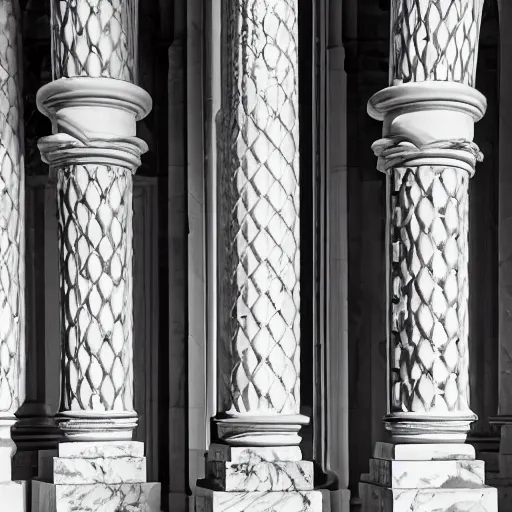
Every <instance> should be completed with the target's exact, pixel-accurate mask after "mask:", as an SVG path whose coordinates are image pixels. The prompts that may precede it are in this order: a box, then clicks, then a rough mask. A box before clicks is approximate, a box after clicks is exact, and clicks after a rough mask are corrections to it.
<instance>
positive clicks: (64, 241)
mask: <svg viewBox="0 0 512 512" xmlns="http://www.w3.org/2000/svg"><path fill="white" fill-rule="evenodd" d="M58 173H59V174H58V176H59V178H58V202H59V205H58V211H59V238H60V246H61V296H62V298H63V300H62V322H63V330H64V333H63V336H64V347H63V352H64V364H65V365H66V366H67V368H68V371H65V372H63V375H64V390H63V400H64V407H65V410H93V411H104V410H113V411H131V410H133V398H132V397H133V389H132V380H133V379H132V358H131V353H132V336H133V333H132V324H133V321H132V306H131V301H132V297H131V280H132V206H131V204H132V186H133V184H132V180H133V178H132V173H131V171H129V170H128V169H124V168H122V167H114V166H112V167H107V166H103V165H73V166H69V167H64V168H60V169H59V171H58ZM68 379H69V380H68Z"/></svg>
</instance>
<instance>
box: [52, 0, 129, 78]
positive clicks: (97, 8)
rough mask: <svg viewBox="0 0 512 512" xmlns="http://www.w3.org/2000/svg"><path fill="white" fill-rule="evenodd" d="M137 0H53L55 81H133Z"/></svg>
mask: <svg viewBox="0 0 512 512" xmlns="http://www.w3.org/2000/svg"><path fill="white" fill-rule="evenodd" d="M137 8H138V0H52V28H53V30H52V37H53V42H52V47H53V66H52V67H53V73H54V78H55V79H57V78H62V77H73V76H90V77H100V76H103V77H109V78H117V79H119V80H126V81H128V82H134V81H135V78H136V67H137V63H136V59H137V53H136V41H137V25H136V23H137Z"/></svg>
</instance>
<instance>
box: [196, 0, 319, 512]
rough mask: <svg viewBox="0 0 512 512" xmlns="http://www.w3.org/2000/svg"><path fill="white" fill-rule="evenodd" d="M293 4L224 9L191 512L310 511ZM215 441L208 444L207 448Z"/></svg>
mask: <svg viewBox="0 0 512 512" xmlns="http://www.w3.org/2000/svg"><path fill="white" fill-rule="evenodd" d="M297 14H298V7H297V1H296V0H251V1H249V2H241V1H240V0H228V1H226V2H224V3H223V15H222V20H223V22H224V23H225V26H224V27H223V37H224V40H223V41H222V43H221V41H219V44H222V51H223V53H222V78H221V80H222V88H221V89H222V100H221V111H220V113H219V116H218V117H217V119H218V124H217V133H218V142H217V147H218V155H217V157H218V159H219V166H218V170H217V174H218V176H217V183H218V186H219V192H218V210H217V215H218V221H217V233H218V240H219V242H218V253H217V255H218V265H217V268H218V272H219V275H218V287H219V296H218V303H217V312H218V313H217V317H218V321H219V329H218V340H217V345H218V349H217V375H218V379H217V381H218V397H217V398H218V405H217V411H218V413H217V416H216V418H215V422H214V423H215V427H216V432H215V433H214V435H213V438H214V440H213V442H212V444H211V446H210V450H209V452H208V457H207V468H206V474H207V478H206V480H203V481H200V482H199V483H198V488H197V494H198V497H197V499H196V510H201V511H203V510H215V511H221V510H235V509H236V510H245V511H251V512H252V511H260V510H261V511H263V510H269V509H272V510H304V511H306V510H308V511H309V510H315V511H316V510H321V507H322V497H321V493H320V492H319V491H314V490H313V463H312V462H308V461H304V460H302V455H301V450H300V448H299V446H298V444H299V442H300V436H299V430H300V428H301V426H302V425H304V424H306V423H307V422H308V418H306V417H304V416H302V415H301V414H300V358H299V354H300V250H299V243H300V240H299V238H300V235H299V120H298V52H297ZM215 438H216V439H215Z"/></svg>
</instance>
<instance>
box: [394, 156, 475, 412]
mask: <svg viewBox="0 0 512 512" xmlns="http://www.w3.org/2000/svg"><path fill="white" fill-rule="evenodd" d="M389 179H391V180H392V183H391V191H392V195H391V203H390V206H391V212H390V215H391V217H390V219H391V221H390V237H391V244H392V249H391V250H392V257H391V269H390V272H391V286H392V290H391V295H392V313H391V314H392V321H391V347H390V350H391V357H390V361H391V363H392V372H391V375H392V380H393V381H392V397H391V404H392V411H402V412H431V413H445V412H447V411H465V412H467V411H469V382H468V363H469V359H468V259H467V258H468V186H469V175H468V173H467V172H466V171H463V170H460V169H457V168H451V167H435V166H421V167H413V168H409V167H402V168H396V169H393V170H392V172H391V175H390V178H389Z"/></svg>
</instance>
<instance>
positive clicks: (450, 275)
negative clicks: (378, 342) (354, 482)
mask: <svg viewBox="0 0 512 512" xmlns="http://www.w3.org/2000/svg"><path fill="white" fill-rule="evenodd" d="M485 108H486V101H485V98H484V97H483V96H482V95H481V94H480V93H479V92H478V91H476V90H475V89H473V88H471V87H469V86H466V85H463V84H456V83H450V82H423V83H410V84H403V85H398V86H393V87H389V88H387V89H385V90H383V91H381V92H379V93H377V94H376V95H374V96H373V97H372V99H371V100H370V103H369V113H370V115H372V117H374V118H376V119H380V120H383V122H384V130H383V135H384V137H383V139H381V140H379V141H377V142H376V143H375V144H374V146H373V149H374V151H375V154H376V155H377V156H378V157H379V163H378V168H379V169H380V170H381V171H384V172H386V174H387V177H388V178H387V179H388V193H389V197H388V203H387V204H388V222H387V237H388V243H389V245H388V269H389V270H388V271H389V290H388V301H389V309H388V311H389V314H390V319H389V322H388V325H389V331H388V343H389V350H390V353H389V364H390V388H389V389H390V397H389V414H388V416H387V417H386V419H385V423H386V427H387V428H388V429H389V430H390V431H391V432H392V435H393V438H394V439H395V441H397V442H442V441H463V440H464V439H465V437H466V433H467V432H468V430H469V426H470V424H471V422H473V421H474V420H475V419H476V416H475V414H474V413H473V412H472V411H471V409H470V406H469V372H468V370H469V355H468V228H469V219H468V212H469V207H468V204H469V203H468V200H469V198H468V189H469V179H470V177H471V176H472V175H473V173H474V168H475V164H476V162H477V161H478V160H481V159H482V155H481V153H480V151H479V149H478V147H477V146H476V144H474V143H473V142H472V140H473V125H474V122H475V121H478V120H479V119H480V118H481V117H482V116H483V114H484V112H485Z"/></svg>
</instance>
